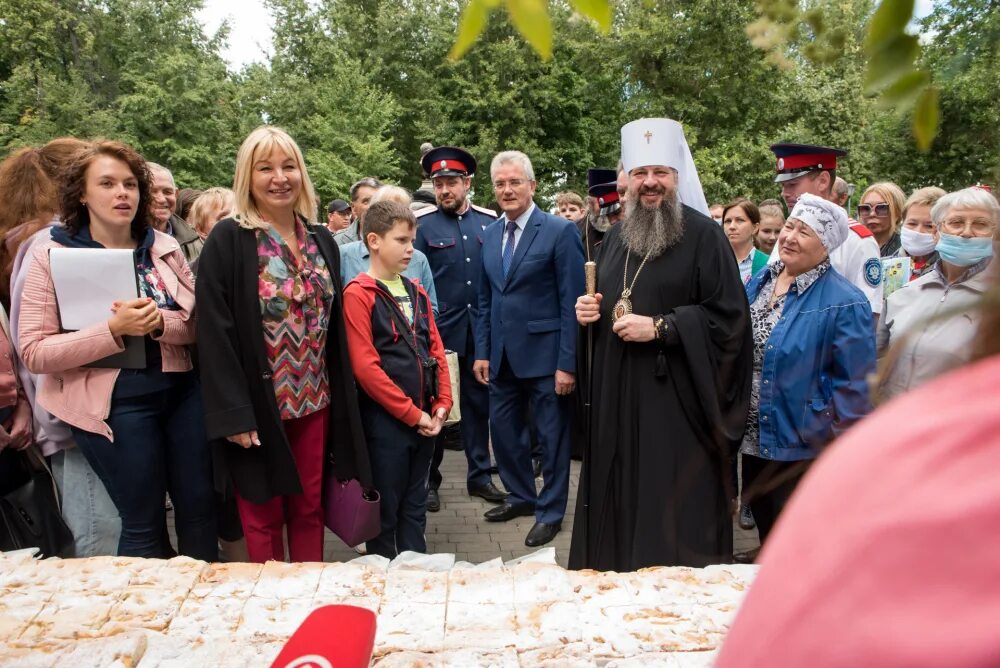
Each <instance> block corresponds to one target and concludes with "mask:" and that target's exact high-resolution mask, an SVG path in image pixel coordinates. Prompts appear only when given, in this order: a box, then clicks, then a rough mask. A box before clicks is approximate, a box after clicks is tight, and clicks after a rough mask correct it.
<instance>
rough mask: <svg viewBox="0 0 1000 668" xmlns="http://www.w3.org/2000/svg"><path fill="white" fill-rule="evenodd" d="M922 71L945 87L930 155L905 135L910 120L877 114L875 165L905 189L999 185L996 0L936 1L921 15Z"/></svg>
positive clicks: (999, 21)
mask: <svg viewBox="0 0 1000 668" xmlns="http://www.w3.org/2000/svg"><path fill="white" fill-rule="evenodd" d="M922 28H923V32H924V34H926V35H929V36H930V39H929V40H927V42H926V43H925V44H924V49H923V57H922V59H921V61H920V63H919V64H920V66H921V68H922V69H924V70H926V71H929V72H931V75H932V77H933V79H934V81H935V83H936V85H937V86H938V88H939V89H940V98H939V99H940V114H941V122H940V132H939V133H938V135H937V137H936V138H935V139H934V142H933V144H932V150H931V151H930V152H929V153H920V152H918V151H916V150H915V149H914V147H913V146H912V144H911V143H910V142H908V141H907V140H906V133H905V129H906V125H907V119H906V118H905V117H899V116H895V115H886V116H882V117H880V118H879V119H878V121H877V125H878V130H877V132H876V135H875V136H876V138H877V141H879V143H878V145H877V146H878V151H877V155H876V156H875V157H876V161H875V164H874V165H873V171H874V172H876V173H884V174H889V175H891V176H892V178H894V179H895V180H896V181H897V182H898V183H899V184H900V185H902V186H903V187H904V188H914V187H918V186H920V185H926V184H929V183H933V184H935V185H940V186H941V187H943V188H946V189H956V188H964V187H966V186H969V185H972V184H975V183H979V182H988V183H992V184H994V185H996V184H997V183H1000V123H998V119H1000V97H997V94H996V91H997V82H998V81H1000V78H998V75H997V73H998V72H1000V10H998V8H997V3H996V2H995V0H954V1H952V2H949V3H944V2H941V3H938V4H937V5H936V7H935V9H934V11H933V12H932V13H931V14H930V16H928V17H927V18H925V19H924V21H923V25H922Z"/></svg>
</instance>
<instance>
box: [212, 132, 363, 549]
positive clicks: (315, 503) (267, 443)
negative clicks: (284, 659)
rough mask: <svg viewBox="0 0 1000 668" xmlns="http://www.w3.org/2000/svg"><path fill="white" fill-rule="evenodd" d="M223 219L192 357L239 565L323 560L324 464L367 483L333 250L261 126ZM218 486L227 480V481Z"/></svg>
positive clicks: (285, 141)
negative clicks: (241, 546) (240, 553)
mask: <svg viewBox="0 0 1000 668" xmlns="http://www.w3.org/2000/svg"><path fill="white" fill-rule="evenodd" d="M233 192H234V194H235V207H234V209H233V216H232V217H230V218H226V219H225V220H222V221H221V222H219V223H218V224H217V225H216V226H215V228H214V229H213V230H212V234H211V235H210V236H209V237H208V240H207V241H206V242H205V248H204V250H203V251H202V255H201V273H200V275H199V277H198V287H197V295H198V308H199V320H200V322H199V327H198V352H199V355H200V360H201V375H202V381H203V383H204V386H205V421H206V424H207V427H208V434H209V437H210V438H212V439H215V441H214V444H215V447H216V454H217V460H218V461H219V463H220V466H219V467H217V472H218V474H220V475H221V476H222V478H223V479H222V480H218V479H217V481H216V484H217V486H218V487H220V489H222V488H224V487H225V486H226V483H227V482H229V481H231V482H232V483H233V486H234V488H235V491H236V502H237V506H238V508H239V513H240V519H241V521H242V523H243V531H244V533H245V535H246V539H247V549H248V551H249V554H250V559H251V561H256V562H264V561H267V560H269V559H273V560H279V561H281V560H284V559H285V548H284V532H285V530H286V529H287V534H288V536H287V537H288V553H289V558H290V559H291V560H292V561H322V559H323V517H322V504H321V492H322V478H323V469H324V463H325V462H327V461H328V460H329V461H331V462H332V465H333V466H334V473H335V474H336V476H337V477H338V478H339V479H351V478H357V479H358V480H359V481H360V482H361V484H362V486H364V487H366V488H370V487H371V486H372V478H371V470H370V466H369V463H368V454H367V449H366V446H365V440H364V432H363V429H362V426H361V417H360V413H359V412H358V403H357V394H356V391H355V387H354V378H353V375H352V372H351V363H350V358H349V357H348V355H347V343H346V342H347V339H346V334H345V331H344V318H343V310H342V298H341V295H342V286H341V283H340V253H339V251H338V249H337V245H336V243H335V242H334V240H333V235H331V234H330V231H329V230H328V229H326V227H325V226H323V225H317V224H316V198H315V196H314V193H313V186H312V182H311V181H310V180H309V174H308V172H307V171H306V167H305V163H304V160H303V157H302V151H301V150H300V149H299V147H298V145H297V144H296V143H295V141H294V140H293V139H292V138H291V137H290V136H289V135H288V134H287V133H286V132H285V131H284V130H282V129H280V128H277V127H273V126H261V127H259V128H257V129H256V130H254V131H253V132H251V133H250V135H249V136H248V137H247V138H246V139H245V140H244V142H243V144H242V146H240V150H239V153H238V154H237V157H236V173H235V176H234V179H233ZM226 478H228V480H227V479H226Z"/></svg>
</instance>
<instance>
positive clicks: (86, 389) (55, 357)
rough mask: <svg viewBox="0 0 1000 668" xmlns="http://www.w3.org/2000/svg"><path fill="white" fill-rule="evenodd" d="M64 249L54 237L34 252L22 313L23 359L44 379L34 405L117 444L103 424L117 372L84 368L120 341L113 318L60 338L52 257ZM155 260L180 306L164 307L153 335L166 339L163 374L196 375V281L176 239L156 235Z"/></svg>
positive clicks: (117, 347)
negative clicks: (193, 352) (158, 329)
mask: <svg viewBox="0 0 1000 668" xmlns="http://www.w3.org/2000/svg"><path fill="white" fill-rule="evenodd" d="M58 246H59V244H57V243H56V242H54V241H51V240H50V241H46V242H43V243H37V244H35V245H34V246H33V247H32V249H31V250H32V258H33V262H32V265H31V267H30V269H29V270H28V276H27V279H26V280H25V283H24V291H23V294H22V295H21V309H20V314H19V320H20V322H19V328H18V338H19V342H20V349H21V358H22V360H23V361H24V365H25V366H26V367H27V368H28V370H30V371H32V372H33V373H36V374H39V376H38V387H37V388H36V390H37V395H36V401H37V402H38V403H39V404H40V405H41V406H42V407H43V408H45V410H47V411H48V412H50V413H51V414H52V415H54V416H55V417H57V418H59V419H60V420H63V421H64V422H66V423H67V424H71V425H73V426H74V427H77V428H79V429H83V430H84V431H89V432H92V433H95V434H100V435H102V436H104V437H105V438H107V439H109V440H112V441H113V440H114V435H113V434H112V433H111V428H110V427H108V425H107V422H105V420H106V419H107V417H108V413H109V410H110V408H111V393H112V391H113V390H114V386H115V381H116V380H117V379H118V373H119V370H118V369H98V368H91V367H86V366H84V365H85V364H89V363H90V362H93V361H95V360H99V359H101V358H102V357H107V356H108V355H112V354H114V353H117V352H119V351H120V350H122V349H123V348H122V344H121V342H120V341H119V340H118V339H116V338H115V337H114V336H112V335H111V330H109V329H108V323H107V321H103V322H101V323H99V324H97V325H93V326H91V327H88V328H86V329H82V330H80V331H78V332H66V333H61V330H60V327H59V309H58V307H57V305H56V300H55V288H54V287H53V286H52V276H51V270H50V265H49V253H48V251H49V249H50V248H55V247H58ZM151 256H152V258H153V265H154V266H155V267H156V269H157V271H159V273H160V276H161V277H162V278H163V281H164V283H165V284H166V288H167V292H169V293H170V295H171V296H172V297H173V298H174V300H175V301H176V302H177V305H178V306H180V310H179V311H166V310H161V313H162V314H163V321H164V328H163V332H161V333H160V335H159V336H154V337H153V338H154V339H156V340H157V341H159V342H160V349H161V351H162V354H163V370H164V371H166V372H170V371H190V370H191V368H192V365H191V354H190V353H189V352H188V350H187V347H186V346H187V345H189V344H191V343H194V338H195V320H194V277H193V276H192V274H191V269H190V268H189V267H188V265H187V261H186V260H185V259H184V255H183V253H181V249H180V246H179V245H178V243H177V241H176V240H175V239H174V238H173V237H170V236H168V235H166V234H163V233H161V232H157V233H156V238H155V240H154V242H153V248H152V253H151ZM108 317H109V318H110V317H111V305H110V304H108Z"/></svg>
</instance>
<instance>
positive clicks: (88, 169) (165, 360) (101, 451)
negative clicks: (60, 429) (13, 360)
mask: <svg viewBox="0 0 1000 668" xmlns="http://www.w3.org/2000/svg"><path fill="white" fill-rule="evenodd" d="M149 188H150V176H149V171H148V169H147V167H146V163H145V161H144V160H143V159H142V157H141V156H140V155H139V154H138V153H136V152H135V151H134V150H133V149H131V148H130V147H128V146H126V145H124V144H120V143H117V142H108V141H99V142H94V143H93V144H92V145H91V146H90V147H88V148H86V149H84V150H83V151H81V152H80V153H79V155H78V156H77V157H76V159H75V160H74V161H73V162H72V164H71V165H70V166H69V168H68V169H67V171H66V173H65V178H64V180H63V183H62V186H61V189H60V197H59V199H60V217H61V219H62V222H63V226H62V227H53V228H52V233H51V239H50V240H48V241H46V242H45V243H41V244H37V245H35V246H34V247H33V248H32V249H31V251H32V256H33V264H32V265H31V268H30V269H29V270H28V275H27V278H26V280H25V285H24V292H23V302H22V305H21V312H20V332H19V339H20V344H21V354H22V357H23V359H24V363H25V365H26V366H27V367H28V369H29V370H31V371H32V372H34V373H37V374H41V375H40V377H39V385H38V394H37V396H36V400H37V402H38V403H39V404H40V405H41V406H42V407H43V408H45V409H46V410H47V411H49V412H50V413H52V414H53V415H54V416H56V417H58V418H60V419H61V420H63V421H64V422H66V423H67V424H69V425H70V427H71V429H72V431H73V436H74V439H75V440H76V443H77V446H78V447H79V448H80V449H81V451H82V452H83V454H84V456H86V458H87V460H88V461H89V462H90V464H91V466H93V468H94V470H95V472H96V473H97V475H98V476H99V477H100V478H101V480H102V482H103V483H104V485H105V487H107V490H108V493H109V494H110V495H111V498H112V500H113V501H114V503H115V505H116V506H117V508H118V513H119V515H120V516H121V520H122V532H121V538H120V540H119V544H118V553H119V554H120V555H123V556H136V557H162V556H164V555H165V554H167V551H168V549H169V546H167V545H165V544H164V536H163V531H162V527H163V521H164V515H163V514H164V512H165V511H164V504H163V498H164V494H165V493H166V492H167V491H169V492H170V497H171V499H172V500H173V503H174V509H175V511H176V525H177V536H178V546H179V548H180V552H181V553H182V554H185V555H188V556H191V557H195V558H198V559H204V560H207V561H211V560H214V559H215V557H216V535H215V506H214V499H213V494H212V474H211V461H210V457H209V452H208V444H207V438H206V436H205V423H204V417H203V410H202V403H201V389H200V386H199V384H198V381H197V378H196V375H195V374H194V372H193V371H192V365H191V355H190V353H189V352H188V349H187V346H188V345H190V344H191V343H193V342H194V339H195V320H194V279H193V277H192V275H191V270H190V269H189V267H188V265H187V262H186V261H185V259H184V255H183V253H182V252H181V249H180V246H179V245H178V244H177V241H176V240H174V239H173V238H172V237H170V236H168V235H166V234H163V233H160V232H156V231H155V230H153V229H152V227H150V223H149V203H150V191H149ZM59 247H65V248H115V249H129V250H132V251H133V252H134V257H135V270H136V275H137V277H138V283H139V285H140V290H141V293H142V296H141V297H139V298H137V299H132V300H127V301H120V302H115V303H113V304H108V313H110V314H111V316H110V317H109V318H108V319H107V320H105V321H102V322H99V323H98V324H95V325H91V326H89V327H87V328H84V329H82V330H79V331H75V332H63V331H62V329H61V327H60V320H59V309H58V306H57V305H56V300H55V288H54V287H53V283H52V272H51V265H50V261H49V250H50V249H52V248H59ZM123 337H140V338H141V340H142V342H143V345H144V348H145V358H146V363H145V367H144V368H141V369H117V368H98V367H94V366H88V365H91V364H93V363H94V362H96V361H98V360H101V359H103V358H105V357H108V356H110V355H113V354H115V353H118V352H121V351H122V350H124V348H125V344H124V340H123Z"/></svg>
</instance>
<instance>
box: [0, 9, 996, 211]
mask: <svg viewBox="0 0 1000 668" xmlns="http://www.w3.org/2000/svg"><path fill="white" fill-rule="evenodd" d="M200 2H201V0H158V1H156V2H154V0H100V1H97V0H59V1H57V0H0V17H2V20H0V152H6V150H9V149H10V148H13V147H16V146H20V145H23V144H33V143H41V142H44V141H47V140H48V139H50V138H52V137H55V136H58V135H61V134H74V135H77V136H108V137H114V138H119V139H123V140H125V141H129V142H131V143H133V144H134V145H135V146H136V147H137V148H139V149H140V150H141V151H143V152H144V153H145V154H146V155H147V157H149V158H150V159H152V160H156V161H158V162H162V163H164V164H167V165H168V166H170V167H171V168H172V169H173V170H174V172H175V174H176V175H177V179H178V182H179V183H180V184H181V185H182V186H199V187H200V186H208V185H218V184H227V183H229V182H230V181H231V179H232V170H233V164H234V159H235V153H236V148H237V147H238V145H239V143H240V142H241V141H242V139H243V137H245V136H246V134H247V132H249V130H250V129H252V128H253V127H255V126H256V125H258V124H260V123H262V122H271V123H276V124H280V125H283V126H285V127H286V128H287V129H288V130H289V131H290V132H291V133H292V135H293V136H294V137H295V138H296V139H297V140H298V142H299V144H300V145H301V146H302V149H303V152H304V153H305V156H306V161H307V164H308V166H309V169H310V174H311V176H312V177H313V181H314V182H315V184H316V187H317V192H318V194H319V196H320V197H321V198H322V199H323V200H324V201H325V200H327V199H329V198H331V197H335V196H336V197H345V196H346V195H347V188H348V186H349V185H350V184H351V183H352V182H353V181H354V180H356V179H357V178H359V177H361V176H366V175H374V176H377V177H379V178H382V179H386V180H389V181H395V182H398V183H401V184H402V185H405V186H407V187H410V188H414V187H416V186H417V185H418V183H419V181H420V178H421V175H420V172H419V167H418V164H417V160H418V157H419V146H420V144H421V143H423V142H425V141H430V142H433V143H434V144H435V145H441V144H457V145H461V146H465V147H467V148H469V149H470V150H471V151H473V153H474V154H475V155H476V156H477V158H478V159H479V162H480V165H481V166H480V169H479V173H478V174H477V178H476V181H475V187H476V192H477V200H478V201H480V202H482V203H484V204H485V203H488V202H489V201H490V200H491V199H492V189H491V188H490V186H489V174H488V172H489V161H490V158H491V157H492V156H493V155H494V154H495V153H497V152H498V151H501V150H505V149H519V150H523V151H525V152H526V153H528V155H530V156H531V158H532V161H533V162H534V165H535V171H536V176H537V178H538V181H539V194H540V199H542V201H548V200H547V198H548V197H549V196H550V195H552V194H553V193H554V192H556V191H558V190H562V189H567V188H568V189H575V190H577V191H578V192H582V191H583V188H584V185H585V175H586V170H587V168H589V167H596V166H602V167H613V166H614V165H615V163H616V162H617V158H618V151H619V146H618V143H619V128H620V126H621V125H622V124H623V123H624V122H627V121H628V120H631V119H634V118H639V117H642V116H663V115H666V116H670V117H673V118H676V119H678V120H680V121H681V122H682V123H683V124H684V126H685V129H686V132H687V136H688V140H689V143H690V144H691V148H692V151H693V153H694V156H695V162H696V164H697V166H698V169H699V173H700V175H701V178H702V182H703V184H704V187H705V191H706V195H707V196H708V198H709V199H710V200H727V199H730V198H732V197H736V196H741V195H745V196H750V197H754V198H757V199H761V198H765V197H772V196H774V195H776V193H777V189H776V187H775V186H774V184H773V182H772V170H773V158H772V156H771V153H770V151H769V150H768V146H769V145H770V144H771V143H774V142H777V141H799V142H806V143H825V144H832V145H836V146H841V147H844V148H847V149H848V150H849V151H850V153H851V155H850V157H849V158H848V159H847V160H846V161H845V162H844V164H843V167H842V168H841V173H842V174H843V175H844V176H845V177H846V178H848V179H849V180H851V181H854V182H855V183H857V184H858V185H859V186H864V185H866V184H868V183H871V182H873V181H875V180H881V179H886V178H888V179H893V180H897V181H898V182H899V183H900V184H901V185H903V186H904V188H907V189H909V188H913V187H916V186H919V185H925V184H928V183H940V184H941V185H943V186H945V187H949V188H951V187H958V186H962V185H967V184H969V183H972V182H976V181H979V180H987V179H989V178H991V177H990V174H989V171H990V169H991V168H994V167H995V165H996V164H997V162H998V161H997V159H996V155H998V151H997V149H998V144H1000V138H998V132H1000V130H998V125H997V123H996V119H997V118H1000V108H998V106H997V105H998V98H997V96H996V95H995V92H994V90H995V83H996V72H997V71H998V62H997V44H998V43H1000V25H998V21H1000V18H998V16H1000V12H997V11H996V2H995V0H955V1H953V2H949V3H944V2H940V3H939V4H938V5H937V6H936V8H935V11H934V12H933V14H932V15H931V16H929V17H928V18H927V19H926V20H925V21H924V23H923V24H922V25H921V26H920V34H921V35H922V38H921V41H922V43H921V48H920V55H919V58H918V59H917V60H916V61H915V62H914V63H910V64H909V65H908V67H911V68H912V66H915V67H916V68H917V69H916V70H914V71H920V72H927V73H928V76H929V77H930V79H931V80H932V81H933V84H934V86H935V90H937V91H938V95H939V103H940V104H939V109H940V128H941V129H940V132H939V134H938V135H937V138H936V139H935V141H934V143H933V144H932V146H931V150H930V152H928V153H920V152H918V151H917V150H916V148H915V147H914V144H913V141H912V137H911V126H912V116H913V114H914V113H926V112H927V108H926V107H921V106H920V105H919V99H918V98H919V93H916V92H914V91H917V90H918V89H919V90H923V89H924V87H925V86H924V85H925V84H926V80H925V79H923V78H921V79H920V80H919V81H917V82H916V84H917V85H915V86H913V87H912V90H910V92H909V93H907V92H906V91H907V85H909V84H907V81H906V77H907V76H909V75H907V74H906V73H905V72H902V73H901V74H899V76H898V77H897V78H896V79H894V80H892V81H890V79H891V78H892V77H883V78H884V79H885V80H884V81H882V82H879V83H880V84H882V85H884V87H885V89H886V90H891V89H893V88H894V87H896V88H898V90H897V91H896V92H897V93H898V94H899V95H900V96H902V97H907V96H908V99H909V102H906V103H898V104H894V105H889V106H888V107H887V106H885V105H884V104H880V103H879V102H878V100H877V99H875V98H870V97H867V96H866V88H867V89H869V90H870V89H871V88H872V86H871V84H872V81H871V79H870V77H871V76H872V75H871V72H870V71H868V70H867V67H868V63H869V54H870V53H871V52H872V48H873V47H872V46H871V40H872V37H871V31H872V30H873V29H874V28H872V26H874V25H876V23H877V24H878V25H881V26H882V27H881V28H878V29H877V30H875V32H876V36H877V35H878V33H879V32H880V31H881V32H882V33H885V34H884V35H883V37H885V36H887V35H888V36H889V37H892V36H895V37H899V36H900V35H905V34H906V33H905V31H904V29H903V28H901V27H900V26H899V24H898V23H894V22H888V23H884V22H881V21H880V22H873V20H872V17H873V15H874V14H873V12H874V11H875V4H876V3H875V0H838V1H837V2H833V1H832V0H761V2H760V3H759V5H760V6H759V7H754V6H752V5H751V4H750V3H747V2H745V1H744V0H619V1H618V2H616V3H613V4H608V3H607V2H604V1H603V0H572V1H569V0H567V1H565V2H564V1H563V0H553V1H552V2H551V3H549V2H535V0H530V1H529V0H504V1H503V2H501V0H483V1H482V2H478V3H475V2H463V3H456V2H454V0H406V1H405V2H387V1H386V0H269V6H270V9H271V11H272V13H273V15H274V18H275V32H274V48H273V56H272V57H271V59H270V61H269V62H268V63H265V64H257V65H251V66H249V67H246V68H244V69H243V70H242V71H239V72H232V71H228V70H227V68H226V66H225V63H224V61H223V60H222V58H221V56H220V50H221V46H222V44H223V41H224V40H225V38H226V30H225V28H223V29H221V30H220V31H219V33H218V34H216V35H206V34H204V31H203V30H202V28H201V26H200V25H199V24H198V22H197V20H196V19H195V18H194V17H195V16H196V13H197V10H198V9H199V7H200ZM879 4H880V5H881V6H883V7H884V6H887V5H886V2H885V0H882V2H880V3H879ZM895 6H896V8H897V9H899V8H902V10H906V11H910V12H912V9H908V2H904V1H903V0H898V1H897V2H895ZM540 7H541V8H547V12H546V14H547V16H548V25H549V27H550V28H551V33H550V38H551V43H550V45H549V46H548V47H545V48H546V49H551V58H548V59H544V58H542V57H539V55H538V52H537V49H536V47H538V44H537V40H536V39H535V38H532V40H534V41H532V42H531V43H529V42H526V41H525V38H524V35H525V25H526V23H525V21H524V20H523V19H524V17H525V16H529V17H530V16H532V15H533V14H532V13H533V12H535V13H536V14H537V11H538V10H539V8H540ZM609 7H612V8H613V9H614V13H613V15H611V14H607V15H605V14H602V12H604V10H605V9H607V8H609ZM761 7H763V8H764V9H765V10H766V11H765V16H766V18H767V21H770V23H768V22H767V21H765V22H764V23H761V22H760V20H759V19H760V15H759V14H758V12H759V11H761V9H760V8H761ZM477 8H478V9H477ZM479 10H482V12H481V17H480V18H483V20H482V21H481V25H478V26H473V27H475V28H476V31H475V35H474V37H475V38H474V39H471V40H467V43H465V44H459V46H461V48H460V49H457V51H463V54H464V55H462V57H461V58H458V59H449V58H447V57H446V56H447V54H448V53H449V51H450V50H452V49H453V47H455V46H456V35H459V42H461V41H462V39H463V37H462V35H463V34H464V31H465V30H466V28H467V27H468V26H466V25H465V24H466V23H467V22H468V21H470V20H472V21H473V22H475V21H478V20H479V19H477V18H476V15H475V13H476V12H477V11H479ZM470 12H471V13H472V17H471V19H470ZM904 13H905V12H904ZM487 16H488V17H489V18H488V20H486V18H485V17H487ZM528 23H531V21H528ZM534 23H535V24H537V23H538V22H537V21H535V22H534ZM539 25H540V24H539ZM748 25H750V26H751V30H749V32H748V30H747V26H748ZM886 26H888V27H886ZM535 27H537V25H536V26H535ZM883 28H885V29H884V30H883ZM908 30H909V31H910V32H913V33H914V34H915V32H916V31H914V30H913V29H912V28H910V29H908ZM529 32H530V31H529ZM755 44H756V45H758V46H760V47H765V48H757V46H755ZM542 51H543V53H545V52H546V50H545V49H543V50H542ZM866 72H867V77H868V78H866ZM900 82H902V83H900ZM904 84H907V85H904ZM909 109H912V110H913V111H907V110H909ZM898 110H902V113H901V112H900V111H898ZM992 178H994V179H995V178H996V176H995V175H994V176H993V177H992Z"/></svg>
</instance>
